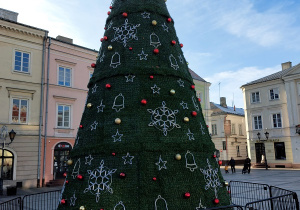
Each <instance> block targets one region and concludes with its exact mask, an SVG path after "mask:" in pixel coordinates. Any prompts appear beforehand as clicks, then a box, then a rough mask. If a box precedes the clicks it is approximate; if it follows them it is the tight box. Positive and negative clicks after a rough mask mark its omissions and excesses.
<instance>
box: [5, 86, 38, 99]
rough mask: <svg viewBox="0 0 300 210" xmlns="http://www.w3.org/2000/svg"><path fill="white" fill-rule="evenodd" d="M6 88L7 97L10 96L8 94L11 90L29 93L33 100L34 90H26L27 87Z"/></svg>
mask: <svg viewBox="0 0 300 210" xmlns="http://www.w3.org/2000/svg"><path fill="white" fill-rule="evenodd" d="M6 89H7V91H8V98H9V97H10V95H11V94H12V93H13V92H17V93H28V94H31V99H32V100H33V95H34V93H35V92H36V91H35V90H27V89H20V88H12V87H6Z"/></svg>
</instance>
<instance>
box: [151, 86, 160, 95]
mask: <svg viewBox="0 0 300 210" xmlns="http://www.w3.org/2000/svg"><path fill="white" fill-rule="evenodd" d="M151 89H152V90H153V94H155V93H158V94H159V90H160V88H159V87H157V85H156V84H154V86H153V87H151Z"/></svg>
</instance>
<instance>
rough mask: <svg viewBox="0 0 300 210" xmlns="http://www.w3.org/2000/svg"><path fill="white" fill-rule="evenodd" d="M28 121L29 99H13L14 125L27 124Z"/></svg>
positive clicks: (12, 119)
mask: <svg viewBox="0 0 300 210" xmlns="http://www.w3.org/2000/svg"><path fill="white" fill-rule="evenodd" d="M27 120H28V100H27V99H18V98H13V99H12V110H11V122H12V123H27Z"/></svg>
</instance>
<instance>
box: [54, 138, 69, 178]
mask: <svg viewBox="0 0 300 210" xmlns="http://www.w3.org/2000/svg"><path fill="white" fill-rule="evenodd" d="M71 150H72V146H71V145H70V144H69V143H67V142H60V143H59V144H57V145H56V146H55V148H54V157H53V176H54V179H64V178H65V177H64V173H65V172H67V169H68V167H67V166H68V165H67V161H68V159H69V155H70V151H71Z"/></svg>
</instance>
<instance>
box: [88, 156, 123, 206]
mask: <svg viewBox="0 0 300 210" xmlns="http://www.w3.org/2000/svg"><path fill="white" fill-rule="evenodd" d="M116 171H117V169H112V170H110V169H109V168H107V167H105V166H104V160H102V161H101V163H100V166H99V167H98V168H96V169H95V170H93V171H91V170H88V171H87V172H88V174H89V175H90V177H89V181H88V187H87V188H86V189H85V190H84V191H83V192H84V193H87V192H90V193H92V194H93V195H95V196H96V202H97V203H98V201H99V199H100V195H101V194H103V193H105V192H108V193H111V194H112V193H113V189H112V188H111V184H112V175H113V174H114V173H115V172H116Z"/></svg>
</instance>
